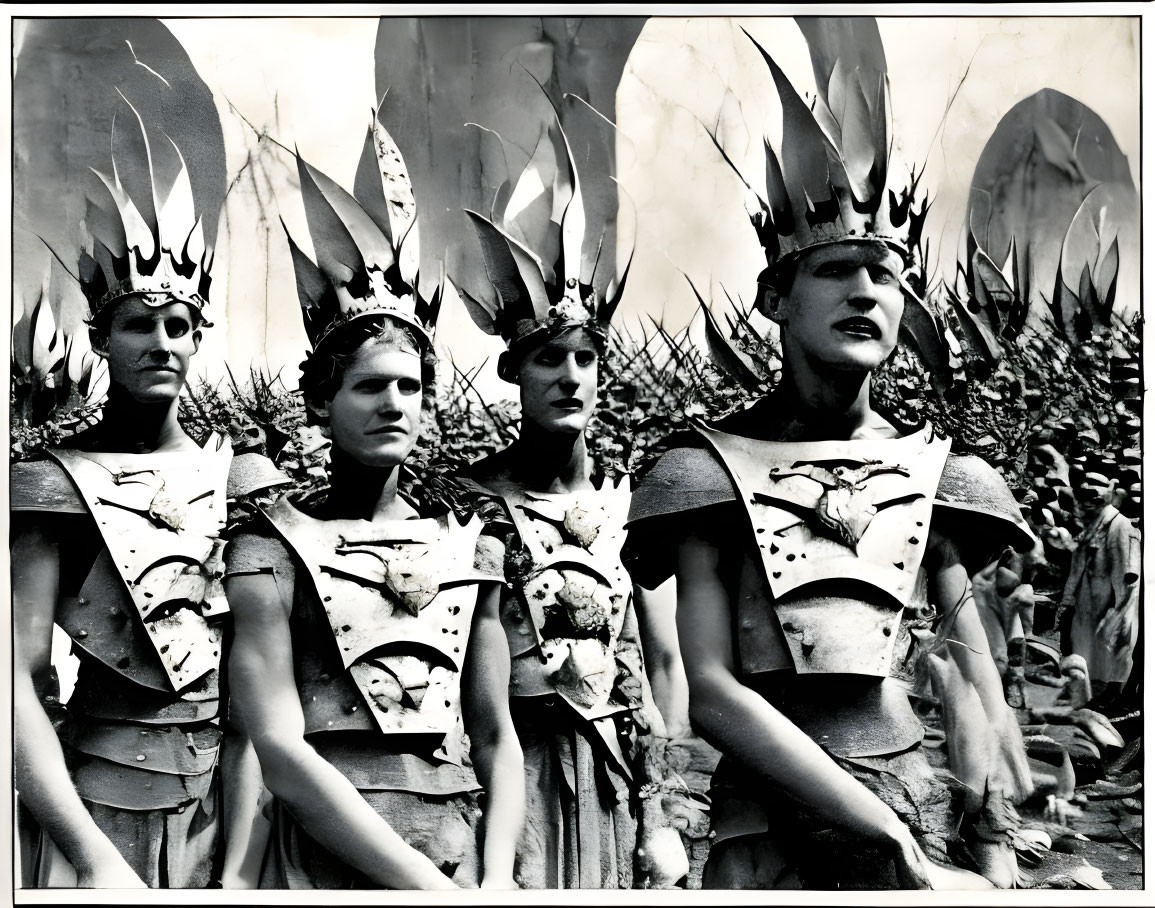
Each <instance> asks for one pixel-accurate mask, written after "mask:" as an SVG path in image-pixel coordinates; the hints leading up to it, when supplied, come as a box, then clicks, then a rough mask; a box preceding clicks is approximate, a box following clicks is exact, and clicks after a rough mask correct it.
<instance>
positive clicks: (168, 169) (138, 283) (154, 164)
mask: <svg viewBox="0 0 1155 908" xmlns="http://www.w3.org/2000/svg"><path fill="white" fill-rule="evenodd" d="M118 93H119V92H118ZM121 100H122V101H123V102H124V104H125V105H127V107H128V109H129V111H130V112H131V113H132V117H131V118H130V123H129V124H128V125H127V126H123V125H122V124H121V122H120V121H119V120H118V118H117V117H116V116H115V115H114V117H113V126H112V158H111V170H112V172H111V174H106V173H101V172H100V171H97V170H95V169H94V170H93V173H95V174H96V176H97V177H98V178H99V180H100V182H101V184H102V185H103V187H104V189H105V190H107V193H106V196H107V198H106V199H103V200H99V201H97V200H94V199H92V198H89V199H88V204H87V210H86V214H85V226H86V229H87V231H88V234H89V236H90V238H91V251H85V252H82V253H81V255H80V262H79V278H80V285H81V289H82V290H83V291H84V295H85V297H86V298H87V300H88V305H89V313H90V319H91V318H95V317H96V316H97V315H98V314H99V313H100V312H101V310H103V309H104V308H105V307H106V306H108V305H109V304H111V303H114V302H116V301H117V300H120V299H123V298H124V297H126V296H138V297H140V298H141V299H143V300H144V302H146V303H147V304H148V305H150V306H163V305H166V304H168V303H171V302H183V303H187V304H188V305H190V306H192V307H193V308H195V309H196V310H197V311H198V312H202V314H203V310H204V308H205V306H206V305H208V297H209V285H210V283H211V280H212V279H211V277H210V274H209V270H210V268H211V267H212V258H213V255H212V250H211V249H210V248H209V247H208V246H207V244H206V242H205V235H204V227H203V221H204V218H205V217H211V218H215V217H216V216H217V213H218V212H216V211H212V212H208V211H203V210H202V211H200V212H198V210H197V202H196V200H195V199H194V197H193V189H192V183H191V180H190V178H189V172H188V168H187V166H186V164H185V159H184V155H183V154H182V153H181V150H180V148H179V147H178V146H177V144H176V142H174V141H173V140H172V139H171V138H169V137H168V136H167V135H165V136H163V138H164V144H162V145H161V146H160V147H159V148H155V149H154V142H152V141H150V139H149V133H148V129H147V128H146V126H145V123H144V120H143V119H142V118H141V116H140V114H139V113H138V112H137V110H136V108H135V107H133V106H132V103H131V102H129V101H128V99H127V98H125V97H124V95H123V94H122V95H121ZM166 146H167V147H168V148H167V153H166ZM109 202H111V204H109Z"/></svg>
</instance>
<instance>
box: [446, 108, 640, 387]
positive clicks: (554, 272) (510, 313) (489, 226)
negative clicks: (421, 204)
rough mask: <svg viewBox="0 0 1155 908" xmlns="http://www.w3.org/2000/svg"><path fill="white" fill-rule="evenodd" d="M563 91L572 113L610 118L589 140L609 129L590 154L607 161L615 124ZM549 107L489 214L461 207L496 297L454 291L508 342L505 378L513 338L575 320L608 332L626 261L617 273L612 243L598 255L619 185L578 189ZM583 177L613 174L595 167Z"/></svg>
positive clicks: (533, 336)
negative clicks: (603, 150) (521, 164)
mask: <svg viewBox="0 0 1155 908" xmlns="http://www.w3.org/2000/svg"><path fill="white" fill-rule="evenodd" d="M547 97H548V95H547ZM564 100H565V101H566V102H567V103H568V104H572V105H575V107H574V110H575V118H576V116H581V117H583V119H585V120H588V121H589V122H590V123H593V124H595V125H600V126H602V127H605V126H608V127H610V128H609V129H608V130H606V129H604V128H603V129H600V130H597V129H595V130H593V131H589V135H590V140H591V141H598V140H599V139H600V141H603V142H604V141H607V139H608V141H609V142H610V143H611V144H610V146H609V148H610V151H611V153H609V154H604V155H602V154H598V155H594V154H590V155H588V156H587V159H588V160H590V161H591V162H592V161H594V160H604V161H606V162H609V161H612V160H613V155H612V148H613V145H612V134H613V129H612V124H611V123H610V122H609V121H608V120H606V119H605V118H604V117H602V116H601V115H600V114H598V113H597V112H596V111H594V110H593V108H591V107H589V105H588V104H586V103H585V102H584V101H582V100H581V99H579V98H577V97H576V96H574V95H568V94H567V95H565V97H564ZM551 104H552V102H551ZM553 113H554V116H553V117H552V118H551V119H550V121H549V123H548V125H545V126H544V127H543V129H542V131H541V134H540V136H539V138H538V143H537V146H536V148H535V149H534V152H533V155H532V156H531V157H530V159H529V161H528V162H527V163H526V165H525V168H524V169H523V170H522V172H521V173H520V175H519V176H518V177H517V180H516V182H513V181H511V180H506V181H505V183H504V184H503V185H502V186H501V188H500V189H499V190H498V193H497V197H496V200H495V203H494V206H493V209H494V212H493V217H492V219H491V218H487V217H485V216H484V215H481V214H478V213H477V212H476V211H469V210H466V214H467V215H468V216H469V219H470V221H471V222H472V224H473V226H474V229H475V230H476V231H477V237H478V239H479V240H480V243H481V251H482V260H483V262H484V266H485V274H486V277H487V282H488V284H489V285H490V286H492V288H493V298H492V299H491V300H484V301H483V300H478V299H475V298H474V297H473V296H471V295H470V294H469V293H468V292H466V291H465V290H463V289H461V290H460V294H461V298H462V300H463V301H464V302H465V305H466V308H467V309H468V310H469V314H470V316H472V318H473V320H474V322H475V323H476V324H477V326H478V327H479V328H481V330H482V331H484V332H485V333H486V334H499V335H501V337H502V338H503V339H504V340H505V342H506V344H507V346H508V347H509V350H508V351H507V352H506V353H505V354H504V355H503V356H502V357H501V359H500V361H499V362H498V375H499V376H500V377H502V378H504V379H506V380H507V381H513V380H514V379H515V369H516V359H515V358H514V356H515V354H514V350H515V348H521V349H524V348H525V347H526V346H527V345H529V343H531V342H534V341H538V340H541V339H544V338H545V337H548V336H551V335H555V334H557V333H560V332H561V331H564V330H566V329H568V328H573V327H585V328H586V329H588V330H591V331H593V332H594V333H595V334H599V335H604V333H605V330H606V329H607V328H608V326H609V322H610V319H611V318H612V317H613V314H614V310H615V309H616V308H617V305H618V302H619V301H620V300H621V297H622V293H623V291H624V289H625V283H626V277H627V275H628V273H629V262H627V263H626V267H625V269H623V272H622V277H621V279H620V280H618V278H617V274H616V267H615V256H614V255H613V254H612V251H610V252H608V253H607V254H606V255H605V256H603V255H602V251H603V245H604V243H605V241H606V239H607V236H609V237H613V236H614V235H615V234H614V227H615V225H616V220H617V191H616V186H614V187H612V191H608V192H607V191H601V192H596V193H595V192H590V193H583V191H582V185H581V180H580V179H579V176H578V168H577V166H576V165H575V163H574V154H573V151H572V148H571V145H570V139H569V138H568V137H567V136H566V133H565V132H564V131H563V130H562V126H561V117H560V114H559V112H558V111H557V109H556V108H554V111H553ZM582 131H583V135H584V134H585V133H586V132H587V130H584V129H583V130H582ZM599 132H600V136H599V135H598V134H599ZM591 167H592V165H591ZM586 177H587V179H588V178H593V179H599V178H600V179H604V180H606V181H609V180H610V179H611V175H610V174H609V173H595V172H594V171H593V170H592V169H591V170H590V171H588V172H587V174H586ZM511 185H512V188H511ZM587 188H589V187H587ZM603 188H604V187H603ZM499 212H500V213H499ZM462 283H466V282H462Z"/></svg>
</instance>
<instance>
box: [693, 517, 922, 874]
mask: <svg viewBox="0 0 1155 908" xmlns="http://www.w3.org/2000/svg"><path fill="white" fill-rule="evenodd" d="M677 579H678V638H679V640H680V641H681V647H682V660H683V662H684V663H685V666H686V679H687V681H688V683H689V687H690V718H691V720H692V721H693V722H694V724H695V725H696V726H698V727H699V728H700V729H701V731H702V732H703V734H704V735H705V737H706V738H707V739H708V740H710V741H712V742H714V743H715V744H716V745H718V746H719V748H720V749H721V750H722V751H723V752H724V753H727V754H729V755H731V756H733V757H734V758H736V759H738V760H739V761H740V762H741V763H743V764H744V765H745V766H747V767H749V768H750V769H752V770H754V771H755V772H757V773H759V774H761V775H762V776H763V777H765V778H766V779H768V780H769V781H771V782H772V783H773V784H774V785H776V786H777V787H778V788H779V789H780V790H781V791H783V792H784V793H786V794H788V795H789V796H791V797H792V798H794V799H795V800H797V801H800V802H801V803H803V804H805V805H806V806H808V807H810V808H811V809H812V810H814V811H815V812H816V813H818V814H819V815H820V816H822V817H824V818H825V819H827V820H829V821H830V822H833V823H837V824H838V825H839V826H841V827H843V828H845V829H848V830H849V831H851V832H854V833H856V834H858V835H861V836H862V837H864V838H866V839H870V840H873V841H876V842H880V843H886V844H888V845H889V846H890V847H891V849H892V853H893V855H894V859H895V867H896V869H897V871H898V875H899V881H900V883H901V885H903V886H904V887H906V888H928V887H929V885H930V883H929V880H928V879H927V870H926V867H925V865H924V858H923V856H922V853H921V851H920V850H919V848H918V845H917V844H916V843H915V841H914V837H913V836H912V834H911V832H910V830H909V829H908V828H907V827H906V825H905V824H904V823H903V822H902V821H901V820H900V819H899V818H898V816H897V815H896V814H895V813H894V811H893V810H891V809H890V808H889V807H887V806H886V805H885V804H884V803H883V802H882V801H880V800H879V799H878V798H877V797H875V796H874V795H873V794H872V793H871V792H870V791H869V790H868V789H867V788H866V787H865V786H863V785H862V784H861V783H860V782H859V781H858V780H856V779H855V778H854V777H853V776H851V775H850V774H849V773H847V772H845V771H844V770H843V769H842V768H841V767H840V766H838V764H837V763H835V762H834V761H833V760H832V759H831V758H830V757H829V756H828V755H827V754H826V752H825V751H824V750H822V748H821V747H819V746H818V745H817V744H815V743H814V741H812V740H811V739H810V738H809V736H807V735H806V733H805V732H803V731H802V730H801V729H799V728H798V727H797V726H796V725H794V723H793V722H791V721H790V720H789V719H787V718H786V717H785V716H784V715H783V714H782V713H781V712H779V711H778V710H777V709H775V708H774V707H773V706H772V705H771V704H770V703H768V702H767V701H766V700H764V699H763V698H762V697H761V696H759V695H758V694H757V693H756V692H754V691H753V690H751V689H750V688H748V687H746V686H745V685H744V684H742V683H741V682H740V681H739V680H738V678H737V676H736V675H735V672H734V659H733V641H732V635H731V631H730V622H731V617H730V608H731V603H730V595H729V593H728V591H727V589H726V586H725V584H724V583H723V580H722V578H721V576H720V573H719V550H718V548H717V547H716V546H715V545H714V544H713V543H711V542H709V541H707V540H705V539H703V538H702V537H700V536H697V535H691V536H690V537H689V538H688V539H687V540H686V541H684V542H683V543H682V545H681V546H680V547H679V550H678V570H677Z"/></svg>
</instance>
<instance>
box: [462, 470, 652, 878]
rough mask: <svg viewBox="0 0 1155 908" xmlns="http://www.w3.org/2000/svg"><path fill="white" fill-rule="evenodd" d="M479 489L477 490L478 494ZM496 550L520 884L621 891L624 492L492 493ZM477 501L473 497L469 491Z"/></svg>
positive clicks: (624, 834) (629, 636)
mask: <svg viewBox="0 0 1155 908" xmlns="http://www.w3.org/2000/svg"><path fill="white" fill-rule="evenodd" d="M478 488H480V487H478ZM494 488H495V490H496V491H497V492H499V493H500V494H499V495H495V496H494V498H495V499H496V500H498V501H499V502H500V504H501V513H502V515H503V516H502V517H501V518H499V519H497V520H495V521H493V522H492V523H491V526H490V528H489V532H492V533H496V534H498V535H499V536H501V537H502V538H503V539H504V541H505V545H506V551H507V558H506V579H507V581H508V582H509V584H510V586H509V590H508V592H507V593H506V594H505V595H504V597H503V600H502V605H501V622H502V626H503V627H504V628H505V631H506V636H507V638H508V641H509V647H510V655H511V658H512V663H511V673H510V674H511V678H510V696H511V705H510V711H511V715H512V717H513V722H514V726H515V728H516V729H517V733H518V738H519V740H520V742H521V746H522V751H523V755H524V760H525V766H526V797H527V810H526V828H525V832H524V834H523V836H522V841H521V844H520V846H519V849H518V858H517V866H516V869H515V875H516V878H517V880H518V883H519V885H521V886H523V887H526V888H535V889H540V888H546V889H548V888H579V887H580V888H598V887H602V888H606V887H608V888H615V887H618V888H629V887H630V886H631V885H632V882H633V851H634V847H635V844H636V838H637V821H636V818H635V816H634V814H633V805H632V804H631V798H632V790H633V788H634V787H635V786H634V784H633V766H634V763H635V754H634V753H633V751H634V750H635V745H636V731H635V726H634V719H635V710H636V709H637V708H638V707H639V706H640V705H641V702H642V689H643V685H644V684H645V683H646V682H645V679H644V671H643V667H642V653H641V645H640V642H639V633H638V627H637V617H636V615H635V612H634V604H633V581H632V580H631V578H630V576H629V574H628V573H627V572H626V570H625V568H624V567H623V565H622V563H621V557H620V551H621V546H622V542H623V540H624V538H625V530H624V525H625V520H626V516H627V512H628V509H629V502H630V492H629V488H628V486H627V485H626V481H625V480H623V481H622V482H621V483H620V484H618V485H616V486H610V485H608V484H607V485H604V486H603V487H602V488H600V489H598V490H596V491H585V492H578V493H569V494H552V493H537V492H529V491H526V490H524V489H520V488H517V487H514V486H512V485H508V484H498V483H494ZM482 491H484V490H482Z"/></svg>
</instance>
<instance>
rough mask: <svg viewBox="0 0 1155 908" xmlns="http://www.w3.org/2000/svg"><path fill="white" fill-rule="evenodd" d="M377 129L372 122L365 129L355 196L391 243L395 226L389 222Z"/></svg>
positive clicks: (354, 183)
mask: <svg viewBox="0 0 1155 908" xmlns="http://www.w3.org/2000/svg"><path fill="white" fill-rule="evenodd" d="M376 133H377V130H376V127H375V125H374V124H370V125H369V126H368V127H367V128H366V130H365V144H364V145H363V146H362V148H361V159H360V160H359V161H358V162H357V175H356V176H355V177H354V178H353V198H354V199H356V201H357V204H358V205H360V206H361V209H362V210H363V211H364V212H365V214H366V215H368V217H369V219H370V220H371V221H372V222H373V223H374V225H376V227H377V229H378V230H379V231H380V232H381V234H382V235H383V236H384V237H385V240H386V242H388V243H389V244H390V245H392V243H393V227H392V225H391V224H390V222H389V203H388V202H387V201H386V200H385V193H384V190H383V188H382V184H381V164H380V161H379V159H378V157H377V134H376Z"/></svg>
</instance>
